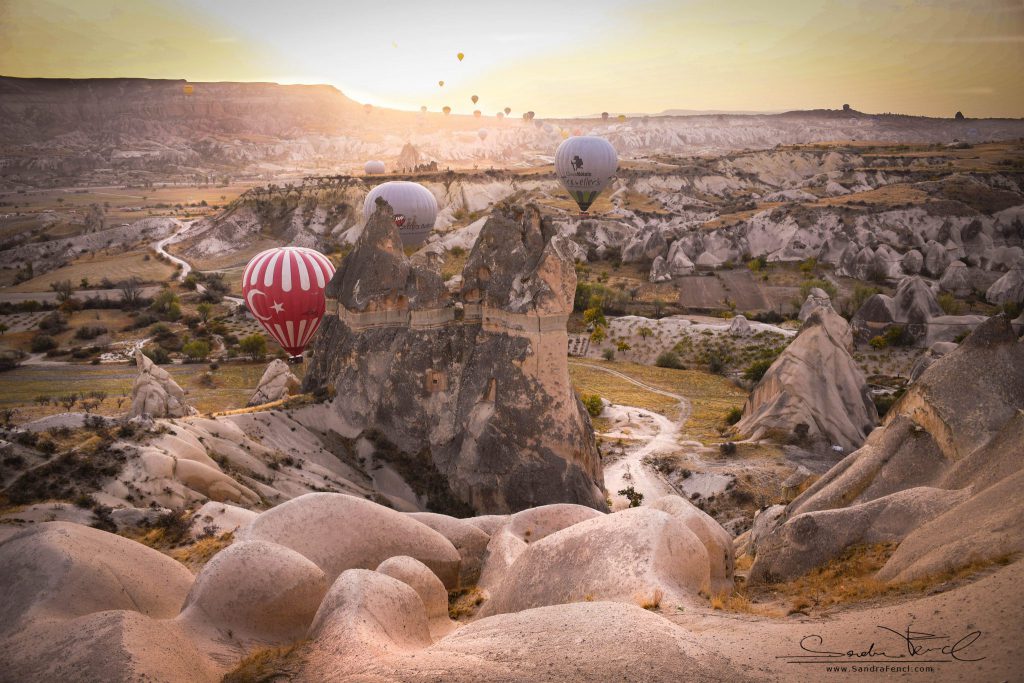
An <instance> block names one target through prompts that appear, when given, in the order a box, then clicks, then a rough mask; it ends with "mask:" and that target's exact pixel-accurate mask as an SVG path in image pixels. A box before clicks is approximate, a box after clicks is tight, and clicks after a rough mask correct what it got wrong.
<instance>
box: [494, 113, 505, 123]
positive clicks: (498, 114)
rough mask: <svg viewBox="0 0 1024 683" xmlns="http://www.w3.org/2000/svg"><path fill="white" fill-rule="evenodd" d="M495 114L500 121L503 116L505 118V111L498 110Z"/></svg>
mask: <svg viewBox="0 0 1024 683" xmlns="http://www.w3.org/2000/svg"><path fill="white" fill-rule="evenodd" d="M495 116H497V117H498V120H499V121H501V120H502V119H503V118H505V112H503V111H499V112H498V113H497V114H495Z"/></svg>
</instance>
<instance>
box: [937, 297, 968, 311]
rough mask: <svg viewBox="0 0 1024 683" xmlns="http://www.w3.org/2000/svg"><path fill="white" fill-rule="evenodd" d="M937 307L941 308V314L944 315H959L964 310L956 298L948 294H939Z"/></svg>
mask: <svg viewBox="0 0 1024 683" xmlns="http://www.w3.org/2000/svg"><path fill="white" fill-rule="evenodd" d="M939 306H940V307H941V308H942V312H943V313H945V314H946V315H960V313H961V312H962V311H963V309H964V305H963V302H961V301H958V300H957V298H956V297H955V296H953V295H952V294H950V293H949V292H943V293H942V294H939Z"/></svg>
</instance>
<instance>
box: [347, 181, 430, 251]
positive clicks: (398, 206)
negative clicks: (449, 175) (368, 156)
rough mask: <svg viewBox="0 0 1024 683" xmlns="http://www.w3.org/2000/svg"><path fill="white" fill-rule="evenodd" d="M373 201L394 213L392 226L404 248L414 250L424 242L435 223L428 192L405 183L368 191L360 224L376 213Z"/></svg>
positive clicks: (416, 185) (384, 184) (378, 187)
mask: <svg viewBox="0 0 1024 683" xmlns="http://www.w3.org/2000/svg"><path fill="white" fill-rule="evenodd" d="M377 197H380V198H381V199H383V200H384V201H386V202H387V203H388V204H390V205H391V209H392V210H393V211H394V212H395V225H397V226H398V234H399V235H401V237H402V244H403V245H404V246H407V247H418V246H419V245H421V244H423V242H424V241H426V239H427V236H428V235H429V234H430V231H431V230H433V228H434V221H435V220H437V200H436V199H434V195H433V193H431V191H430V190H428V189H427V188H425V187H423V186H422V185H420V184H419V183H411V182H408V181H405V180H393V181H391V182H387V183H381V184H380V185H378V186H377V187H375V188H373V189H372V190H370V192H369V193H368V194H367V195H366V199H365V200H364V201H363V219H364V220H367V221H368V220H370V216H372V215H373V212H374V211H376V210H377Z"/></svg>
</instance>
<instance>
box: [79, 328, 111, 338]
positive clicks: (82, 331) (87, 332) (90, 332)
mask: <svg viewBox="0 0 1024 683" xmlns="http://www.w3.org/2000/svg"><path fill="white" fill-rule="evenodd" d="M106 333H107V328H105V327H103V326H102V325H86V326H84V327H79V328H78V329H77V330H75V339H95V338H96V337H98V336H100V335H101V334H106Z"/></svg>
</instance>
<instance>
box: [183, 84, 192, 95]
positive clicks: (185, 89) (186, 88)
mask: <svg viewBox="0 0 1024 683" xmlns="http://www.w3.org/2000/svg"><path fill="white" fill-rule="evenodd" d="M181 90H182V92H184V93H185V94H186V95H191V94H192V93H194V92H195V88H194V87H192V84H191V83H186V84H185V85H183V86H182V88H181Z"/></svg>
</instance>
